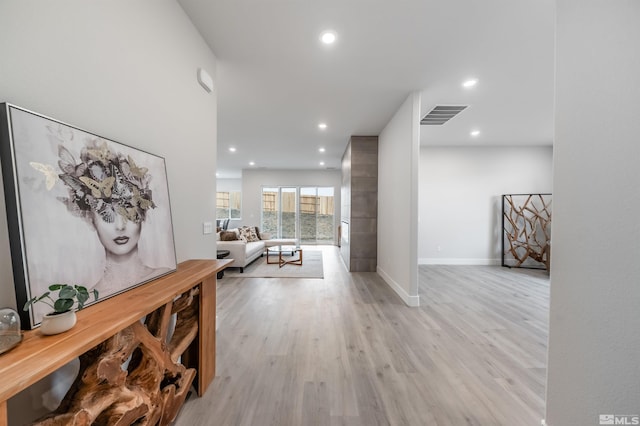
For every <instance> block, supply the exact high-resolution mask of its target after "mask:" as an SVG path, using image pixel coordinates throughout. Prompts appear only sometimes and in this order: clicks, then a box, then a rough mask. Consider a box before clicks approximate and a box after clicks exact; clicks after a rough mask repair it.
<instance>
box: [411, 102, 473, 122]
mask: <svg viewBox="0 0 640 426" xmlns="http://www.w3.org/2000/svg"><path fill="white" fill-rule="evenodd" d="M466 107H467V105H461V106H455V105H438V106H436V107H435V108H433V109H432V110H431V111H429V113H428V114H427V115H425V116H424V117H423V118H422V120H420V124H422V125H427V126H440V125H442V124H444V123H446V122H447V121H449V120H451V119H452V118H453V117H455V116H456V115H458V114H459V113H460V112H461V111H462V110H464V109H465V108H466Z"/></svg>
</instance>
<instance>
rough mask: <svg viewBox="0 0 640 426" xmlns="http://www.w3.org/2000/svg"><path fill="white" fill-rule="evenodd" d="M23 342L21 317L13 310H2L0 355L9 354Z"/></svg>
mask: <svg viewBox="0 0 640 426" xmlns="http://www.w3.org/2000/svg"><path fill="white" fill-rule="evenodd" d="M21 341H22V332H21V331H20V317H19V316H18V313H17V312H16V311H14V310H13V309H11V308H1V309H0V354H2V353H4V352H7V351H8V350H9V349H11V348H13V347H15V346H17V345H18V343H20V342H21Z"/></svg>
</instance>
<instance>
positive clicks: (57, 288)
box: [49, 284, 66, 291]
mask: <svg viewBox="0 0 640 426" xmlns="http://www.w3.org/2000/svg"><path fill="white" fill-rule="evenodd" d="M64 286H66V284H51V285H50V286H49V290H51V291H56V290H60V289H61V288H62V287H64Z"/></svg>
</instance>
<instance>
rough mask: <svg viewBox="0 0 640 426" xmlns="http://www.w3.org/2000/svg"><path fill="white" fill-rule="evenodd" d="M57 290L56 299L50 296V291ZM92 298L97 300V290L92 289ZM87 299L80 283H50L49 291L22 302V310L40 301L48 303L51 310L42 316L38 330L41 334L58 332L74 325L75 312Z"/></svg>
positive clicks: (86, 294)
mask: <svg viewBox="0 0 640 426" xmlns="http://www.w3.org/2000/svg"><path fill="white" fill-rule="evenodd" d="M52 291H57V292H58V297H57V299H55V300H54V299H53V298H52V297H51V292H52ZM91 293H92V294H93V298H94V300H98V290H95V289H94V290H92V292H91ZM87 300H89V291H88V290H87V288H86V287H83V286H81V285H73V286H72V285H69V284H52V285H50V286H49V291H47V292H46V293H44V294H43V295H41V296H37V297H34V298H32V299H30V300H28V301H27V303H25V304H24V310H25V311H26V310H28V309H29V307H30V306H31V305H33V304H34V303H37V302H42V303H45V304H47V305H49V306H50V307H51V308H52V309H53V312H51V313H49V314H47V315H45V316H44V317H43V318H42V325H41V326H40V331H41V332H42V334H49V335H50V334H58V333H62V332H64V331H67V330H70V329H71V328H73V326H74V325H76V312H75V311H74V310H73V308H74V306H77V310H80V309H82V308H84V304H85V302H86V301H87Z"/></svg>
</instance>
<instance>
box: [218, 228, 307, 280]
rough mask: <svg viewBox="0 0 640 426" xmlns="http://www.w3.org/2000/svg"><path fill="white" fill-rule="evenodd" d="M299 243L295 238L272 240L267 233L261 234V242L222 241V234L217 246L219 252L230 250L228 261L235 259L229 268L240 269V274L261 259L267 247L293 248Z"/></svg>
mask: <svg viewBox="0 0 640 426" xmlns="http://www.w3.org/2000/svg"><path fill="white" fill-rule="evenodd" d="M230 231H231V230H230ZM297 243H298V242H297V240H296V239H294V238H271V235H270V234H269V233H266V232H261V233H260V241H254V242H244V241H241V240H234V241H220V234H219V233H218V238H217V241H216V246H217V249H218V250H229V256H227V257H226V259H233V262H232V263H231V264H230V265H229V266H228V267H229V268H234V267H235V268H240V272H244V268H245V267H246V266H247V265H248V264H250V263H251V262H253V261H254V260H256V259H257V258H259V257H261V256H262V255H263V254H264V252H265V250H266V248H267V247H273V246H277V245H292V246H293V245H296V244H297Z"/></svg>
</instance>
